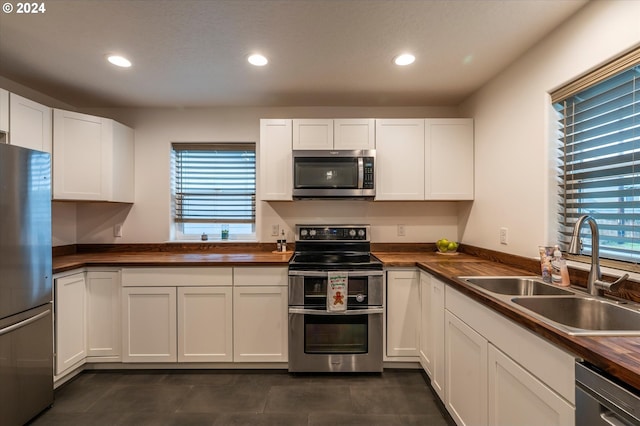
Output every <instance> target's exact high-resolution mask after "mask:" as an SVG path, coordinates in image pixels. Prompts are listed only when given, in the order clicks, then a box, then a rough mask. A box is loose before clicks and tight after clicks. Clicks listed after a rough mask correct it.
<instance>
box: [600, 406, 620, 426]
mask: <svg viewBox="0 0 640 426" xmlns="http://www.w3.org/2000/svg"><path fill="white" fill-rule="evenodd" d="M600 418H601V419H602V421H604V422H605V423H606V424H608V425H611V426H626V425H627V423H626V422H625V421H624V420H623V419H621V418H620V417H618V416H617V415H616V413H614V412H613V411H611V410H609V409H606V410H605V411H603V412H602V413H600Z"/></svg>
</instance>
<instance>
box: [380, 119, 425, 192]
mask: <svg viewBox="0 0 640 426" xmlns="http://www.w3.org/2000/svg"><path fill="white" fill-rule="evenodd" d="M424 182H425V179H424V120H423V119H384V120H376V200H424Z"/></svg>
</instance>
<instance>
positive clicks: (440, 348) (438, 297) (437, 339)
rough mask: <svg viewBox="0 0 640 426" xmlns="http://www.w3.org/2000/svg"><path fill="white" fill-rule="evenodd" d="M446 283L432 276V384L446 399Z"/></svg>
mask: <svg viewBox="0 0 640 426" xmlns="http://www.w3.org/2000/svg"><path fill="white" fill-rule="evenodd" d="M444 287H445V285H444V283H443V282H442V281H439V280H437V279H435V278H434V277H431V300H430V302H431V312H430V318H431V330H432V332H431V336H430V337H431V341H430V342H431V350H432V358H431V363H432V370H433V375H432V376H431V386H432V387H433V389H434V390H435V391H436V393H437V394H438V396H439V397H440V399H441V400H443V401H444V397H445V395H444V385H445V368H444V366H445V364H444V363H445V353H444V350H445V340H444V327H445V325H444V324H445V320H444V312H445V310H444Z"/></svg>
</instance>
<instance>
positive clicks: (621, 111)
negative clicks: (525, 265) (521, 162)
mask: <svg viewBox="0 0 640 426" xmlns="http://www.w3.org/2000/svg"><path fill="white" fill-rule="evenodd" d="M639 64H640V51H635V52H631V54H628V55H626V56H625V57H623V58H621V59H619V60H617V61H616V62H614V63H612V64H609V65H608V66H606V67H604V68H603V69H601V70H598V72H596V73H592V74H590V75H589V76H586V77H584V78H583V79H581V80H580V81H578V82H576V83H573V84H572V85H570V87H569V88H568V89H567V88H565V89H564V93H562V94H560V95H558V94H552V98H553V106H554V108H555V110H556V112H557V117H558V128H559V138H558V165H559V168H558V171H559V173H558V179H559V207H560V208H559V222H560V223H559V225H560V226H559V232H560V235H559V241H560V242H561V243H562V244H563V245H564V248H565V249H566V248H567V246H568V242H569V240H570V237H571V233H572V231H573V224H574V223H575V222H576V220H577V218H578V217H579V216H581V215H584V214H588V215H590V216H592V217H593V218H594V219H596V221H597V222H598V228H599V230H600V255H601V257H603V258H609V259H613V260H619V261H626V262H633V263H638V262H640V65H639ZM614 65H615V66H614ZM561 90H562V89H561ZM583 232H584V235H581V238H582V241H583V247H584V249H585V251H586V252H590V250H591V234H590V231H589V230H588V227H584V228H583Z"/></svg>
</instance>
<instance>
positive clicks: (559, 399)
mask: <svg viewBox="0 0 640 426" xmlns="http://www.w3.org/2000/svg"><path fill="white" fill-rule="evenodd" d="M389 285H391V282H389ZM420 302H421V303H420V305H421V312H420V319H419V323H420V327H421V330H420V363H421V365H422V366H423V368H424V369H425V371H427V374H428V375H429V376H430V377H431V385H432V387H433V389H434V390H435V391H436V393H437V394H438V396H439V397H440V399H441V400H442V401H443V403H444V405H445V407H446V409H447V411H448V412H449V413H450V414H451V416H452V418H453V419H454V421H455V422H456V424H458V425H509V426H510V425H515V424H517V425H543V424H544V425H566V426H569V425H573V424H574V422H575V373H574V363H575V357H574V356H573V355H572V354H570V353H568V352H565V351H564V350H562V349H560V348H559V347H557V346H555V345H553V344H552V343H550V342H548V341H546V340H545V339H543V338H541V337H539V336H537V335H535V334H534V333H532V332H530V331H528V330H526V329H524V328H523V327H521V326H519V325H518V324H516V323H514V322H512V321H510V320H508V319H507V318H504V317H503V316H502V315H500V314H498V313H496V312H495V311H493V310H491V309H489V308H487V307H485V306H483V305H482V304H481V303H478V302H476V301H474V300H472V299H470V298H469V297H467V296H465V295H464V294H462V293H461V292H459V291H457V290H455V289H454V288H453V287H451V286H448V285H445V284H444V283H443V282H442V281H440V280H438V279H437V278H435V277H434V276H432V275H430V274H428V273H426V272H423V271H421V272H420Z"/></svg>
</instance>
